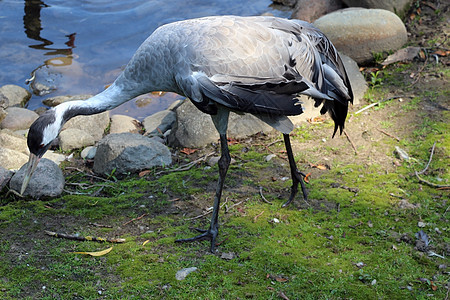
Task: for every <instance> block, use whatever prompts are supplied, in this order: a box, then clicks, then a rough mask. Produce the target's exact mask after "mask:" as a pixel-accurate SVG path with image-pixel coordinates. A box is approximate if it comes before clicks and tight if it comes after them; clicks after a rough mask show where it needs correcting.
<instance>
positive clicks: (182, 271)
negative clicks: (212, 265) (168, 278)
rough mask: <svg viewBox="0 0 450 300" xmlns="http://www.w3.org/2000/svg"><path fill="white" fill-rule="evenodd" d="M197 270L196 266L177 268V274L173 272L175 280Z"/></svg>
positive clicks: (182, 278) (181, 278)
mask: <svg viewBox="0 0 450 300" xmlns="http://www.w3.org/2000/svg"><path fill="white" fill-rule="evenodd" d="M195 271H197V267H190V268H185V269H182V270H179V271H178V272H177V274H175V278H176V279H177V280H184V279H185V278H186V276H188V275H189V274H190V273H192V272H195Z"/></svg>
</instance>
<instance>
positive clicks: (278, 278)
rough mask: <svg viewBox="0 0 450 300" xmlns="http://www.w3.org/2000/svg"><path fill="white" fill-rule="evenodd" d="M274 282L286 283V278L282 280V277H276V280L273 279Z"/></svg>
mask: <svg viewBox="0 0 450 300" xmlns="http://www.w3.org/2000/svg"><path fill="white" fill-rule="evenodd" d="M275 280H276V281H278V282H287V281H288V280H287V279H286V278H283V277H277V278H275Z"/></svg>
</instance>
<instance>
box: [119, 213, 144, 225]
mask: <svg viewBox="0 0 450 300" xmlns="http://www.w3.org/2000/svg"><path fill="white" fill-rule="evenodd" d="M146 215H148V214H147V213H145V214H142V215H141V216H140V217H137V218H134V219H131V220H130V221H128V222H125V223H123V224H122V226H125V225H128V224H130V223H131V222H134V221H137V220H140V219H142V218H143V217H145V216H146Z"/></svg>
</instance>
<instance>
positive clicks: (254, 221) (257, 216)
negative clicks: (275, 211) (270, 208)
mask: <svg viewBox="0 0 450 300" xmlns="http://www.w3.org/2000/svg"><path fill="white" fill-rule="evenodd" d="M263 213H264V211H262V212H260V213H259V214H257V215H256V216H255V217H254V218H253V223H256V220H257V219H258V218H259V217H261V216H262V214H263Z"/></svg>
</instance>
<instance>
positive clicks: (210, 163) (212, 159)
mask: <svg viewBox="0 0 450 300" xmlns="http://www.w3.org/2000/svg"><path fill="white" fill-rule="evenodd" d="M219 159H220V156H212V157H210V158H209V159H208V161H207V164H208V166H210V167H212V166H214V165H217V163H218V162H219ZM235 163H236V160H235V159H234V158H231V160H230V165H233V164H235Z"/></svg>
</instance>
